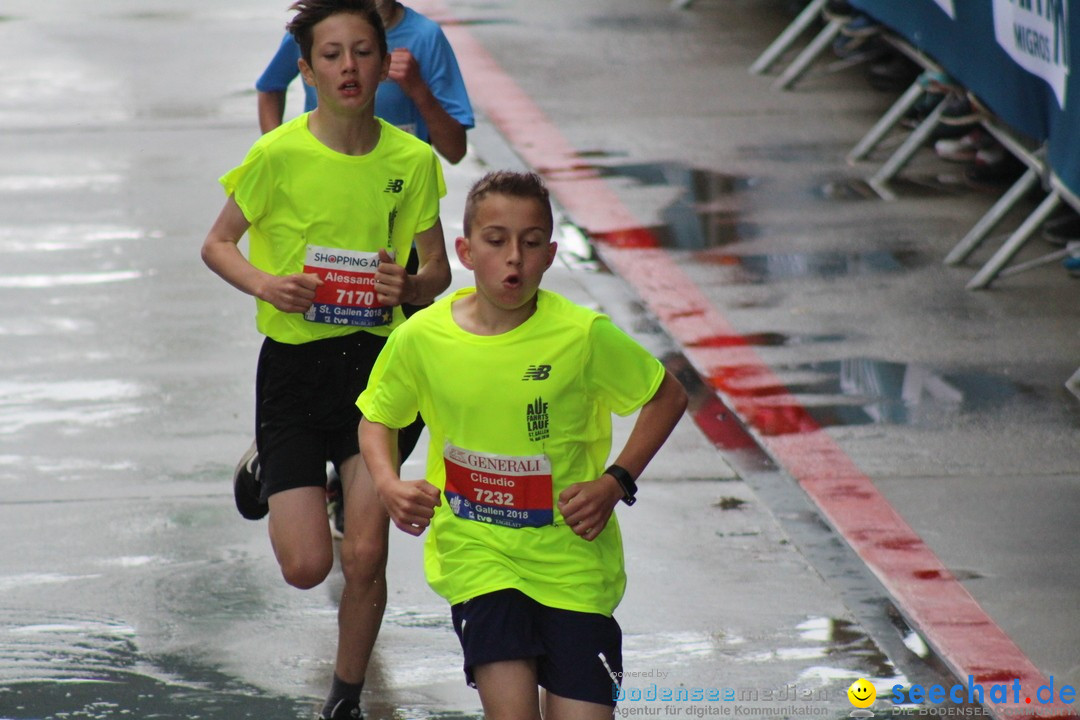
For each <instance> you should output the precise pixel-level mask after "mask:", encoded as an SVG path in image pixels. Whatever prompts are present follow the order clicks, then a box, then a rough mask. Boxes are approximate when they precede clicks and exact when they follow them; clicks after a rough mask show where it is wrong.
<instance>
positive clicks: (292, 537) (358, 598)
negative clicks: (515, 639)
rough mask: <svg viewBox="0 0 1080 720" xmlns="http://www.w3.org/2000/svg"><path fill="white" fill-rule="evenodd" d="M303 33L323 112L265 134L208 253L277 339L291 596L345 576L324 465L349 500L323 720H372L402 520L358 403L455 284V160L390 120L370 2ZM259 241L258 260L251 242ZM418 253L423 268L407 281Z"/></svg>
mask: <svg viewBox="0 0 1080 720" xmlns="http://www.w3.org/2000/svg"><path fill="white" fill-rule="evenodd" d="M293 9H294V10H296V14H295V15H294V16H293V19H292V20H291V22H290V23H289V31H290V32H291V33H293V35H294V36H295V37H296V39H297V42H298V43H299V45H300V48H301V52H302V56H303V57H302V59H301V61H300V69H301V72H302V73H303V75H304V80H305V82H307V83H309V84H311V85H313V86H314V87H315V88H316V91H317V92H318V96H319V103H318V107H317V108H316V109H315V110H313V111H312V112H310V113H307V114H304V115H301V116H299V117H297V118H295V119H294V120H292V121H290V122H287V123H285V124H284V125H281V126H280V127H278V128H276V129H274V130H272V131H271V132H269V133H267V134H265V135H263V136H262V137H261V138H259V139H258V140H257V141H256V142H255V144H254V145H253V146H252V148H251V150H250V151H249V152H248V154H247V157H246V158H245V159H244V161H243V162H242V163H241V164H240V165H239V166H238V167H236V168H234V169H232V170H230V171H229V172H227V173H226V174H225V175H224V177H222V178H221V182H222V184H223V185H224V187H225V192H226V194H227V196H228V197H227V200H226V201H225V206H224V207H223V208H222V210H221V213H220V215H219V216H218V218H217V220H216V221H215V222H214V224H213V226H212V228H211V229H210V232H209V234H208V235H207V237H206V240H205V242H204V243H203V249H202V255H203V259H204V261H205V262H206V264H207V265H208V266H209V267H210V268H211V269H212V270H213V271H214V272H216V273H217V274H218V275H220V276H221V277H222V278H223V279H225V280H226V281H228V282H229V283H230V284H232V285H233V286H235V287H236V288H238V289H240V290H241V291H243V292H245V293H248V294H250V295H253V296H255V298H256V308H257V312H256V326H257V327H258V330H259V331H260V332H261V333H263V334H264V335H265V336H266V339H265V340H264V342H263V346H262V350H261V351H260V355H259V364H258V371H257V376H256V391H255V396H256V397H255V400H256V410H255V420H256V433H255V435H256V445H257V449H258V456H259V474H258V480H259V485H260V486H261V493H262V499H263V500H265V501H267V502H268V504H269V515H270V519H269V533H270V540H271V543H272V545H273V549H274V554H275V555H276V557H277V561H278V564H279V565H280V567H281V572H282V575H283V576H284V578H285V580H286V582H288V583H289V584H290V585H294V586H296V587H299V588H304V589H306V588H311V587H314V586H316V585H318V584H319V583H321V582H322V581H323V580H324V579H325V578H326V577H327V575H328V574H329V572H330V570H331V568H332V567H333V564H334V544H333V541H332V539H331V536H330V528H329V526H328V524H327V521H326V500H325V486H326V463H327V462H330V463H333V465H334V466H335V467H336V468H337V469H338V471H339V473H340V475H341V478H342V484H343V488H344V492H345V497H346V506H345V513H346V517H345V539H344V541H343V542H342V545H341V565H342V570H343V572H344V576H345V587H344V590H343V592H342V598H341V605H340V608H339V614H338V651H337V661H336V663H335V672H334V682H333V687H332V688H331V691H330V694H329V696H328V697H327V700H326V704H325V706H324V708H323V710H322V713H321V717H323V718H327V719H329V720H338V719H339V718H350V717H356V718H358V717H360V716H361V715H360V710H359V699H360V691H361V689H362V686H363V681H364V675H365V672H366V670H367V664H368V660H369V658H370V655H371V650H372V647H373V645H374V642H375V637H376V635H377V634H378V630H379V625H380V623H381V620H382V614H383V609H384V608H385V605H386V581H385V565H386V553H387V547H386V546H387V529H388V526H389V520H388V518H387V515H386V512H385V510H384V509H383V507H382V505H381V504H380V503H379V501H378V499H377V497H376V496H375V494H374V491H373V489H372V486H371V483H370V480H369V479H367V478H366V475H365V470H364V467H363V463H362V462H361V461H360V456H359V446H358V442H357V425H358V423H359V420H360V416H359V412H358V411H357V408H356V405H355V401H356V396H357V395H358V394H359V392H360V391H361V390H362V389H363V388H364V386H365V384H366V382H367V377H368V372H369V371H370V369H371V366H372V364H373V363H374V361H375V358H376V357H377V355H378V353H379V351H380V350H381V349H382V347H383V345H384V343H385V342H386V338H387V337H388V336H389V335H390V333H391V330H393V329H394V328H396V327H397V326H398V325H400V324H401V323H402V322H403V321H404V316H403V314H402V311H401V308H400V307H399V306H400V305H401V303H403V302H408V303H413V304H423V303H427V302H430V301H431V300H433V299H434V297H435V296H436V295H438V293H440V292H442V291H443V290H444V289H446V287H447V286H448V285H449V283H450V268H449V263H448V262H447V258H446V249H445V246H444V240H443V233H442V225H441V223H440V220H439V200H440V198H441V197H442V196H443V195H445V193H446V189H445V185H444V182H443V177H442V170H441V167H440V164H439V160H438V158H437V157H436V155H435V152H434V151H433V150H432V148H431V146H430V145H428V144H427V143H425V142H423V141H421V140H419V139H417V138H415V137H413V136H412V135H409V134H408V133H406V132H404V131H402V130H400V129H398V128H396V127H394V126H392V125H390V124H389V123H386V122H384V121H382V120H380V119H379V118H377V117H375V115H374V98H375V92H376V89H377V88H378V85H379V82H380V81H381V80H383V79H385V78H386V76H387V73H388V72H389V66H390V55H389V52H388V49H387V45H386V35H385V31H384V30H383V25H382V20H381V19H380V17H379V14H378V12H377V9H376V7H375V5H374V3H373V2H372V0H300V1H299V2H296V3H294V5H293ZM245 233H246V234H247V235H248V238H249V252H248V256H247V257H245V256H244V255H243V254H242V253H241V251H240V249H239V247H238V243H239V241H240V239H241V237H242V236H243V235H244V234H245ZM414 242H415V247H416V252H417V253H418V255H419V259H420V266H419V270H418V272H417V273H416V275H408V274H406V272H405V267H404V265H405V262H406V260H407V258H408V256H409V253H410V252H412V248H413V244H414Z"/></svg>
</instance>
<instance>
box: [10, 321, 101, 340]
mask: <svg viewBox="0 0 1080 720" xmlns="http://www.w3.org/2000/svg"><path fill="white" fill-rule="evenodd" d="M93 328H94V326H93V324H92V323H89V322H86V321H85V320H76V319H74V318H40V317H35V318H17V317H9V318H0V335H10V336H13V337H32V336H39V335H40V336H45V337H48V336H54V335H70V334H73V333H87V332H91V331H92V330H93Z"/></svg>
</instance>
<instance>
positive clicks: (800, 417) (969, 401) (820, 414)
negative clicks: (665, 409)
mask: <svg viewBox="0 0 1080 720" xmlns="http://www.w3.org/2000/svg"><path fill="white" fill-rule="evenodd" d="M709 382H710V384H711V385H712V386H713V387H714V388H715V389H717V390H719V391H721V392H723V393H724V394H725V395H726V396H727V397H729V398H731V399H732V401H733V403H734V405H735V406H736V408H737V410H738V411H739V413H740V415H741V416H742V417H744V418H746V419H748V421H749V422H750V424H751V425H752V426H753V427H754V428H755V429H756V430H757V431H758V432H760V433H762V434H764V435H785V434H790V433H798V432H812V431H814V430H818V429H820V428H822V427H833V426H854V425H875V424H879V425H886V424H887V425H908V426H918V427H935V426H937V425H938V424H939V423H940V422H941V421H942V420H943V419H944V418H945V417H949V416H955V415H957V414H960V413H968V412H977V411H982V410H987V409H994V408H997V407H1001V406H1002V405H1004V404H1005V403H1006V402H1007V401H1008V400H1010V399H1012V398H1014V397H1016V396H1018V395H1031V394H1032V393H1033V390H1032V389H1031V388H1029V387H1027V386H1024V385H1022V384H1021V383H1017V382H1015V381H1013V380H1009V379H1006V378H1003V377H997V376H994V375H990V374H987V373H981V372H972V371H963V370H958V371H951V372H939V371H935V370H934V369H932V368H929V367H927V366H924V365H918V364H908V363H897V362H889V361H884V360H875V359H871V358H850V359H844V360H836V361H827V362H819V363H806V364H799V365H778V366H775V367H774V368H772V369H771V370H770V369H766V368H764V367H763V366H733V367H726V368H721V369H719V370H717V371H715V372H714V374H713V375H712V377H711V378H710V379H709Z"/></svg>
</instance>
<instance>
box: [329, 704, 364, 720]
mask: <svg viewBox="0 0 1080 720" xmlns="http://www.w3.org/2000/svg"><path fill="white" fill-rule="evenodd" d="M363 717H364V713H362V712H360V703H358V702H356V701H355V700H339V701H338V704H337V705H335V706H334V710H333V712H331V713H330V714H329V715H319V720H362V718H363Z"/></svg>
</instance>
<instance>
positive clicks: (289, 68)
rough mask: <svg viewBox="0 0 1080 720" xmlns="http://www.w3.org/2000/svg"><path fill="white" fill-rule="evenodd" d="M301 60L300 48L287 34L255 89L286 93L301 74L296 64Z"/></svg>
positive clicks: (256, 83)
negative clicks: (290, 84)
mask: <svg viewBox="0 0 1080 720" xmlns="http://www.w3.org/2000/svg"><path fill="white" fill-rule="evenodd" d="M299 59H300V46H299V45H298V44H297V43H296V40H295V39H294V38H293V36H292V34H291V33H285V37H283V38H282V39H281V45H279V46H278V49H277V52H276V53H274V57H272V58H271V59H270V64H269V65H267V66H266V69H265V70H263V74H262V75H260V76H259V79H258V80H256V81H255V89H256V90H258V91H259V92H284V91H285V90H287V89H288V88H289V83H291V82H292V81H293V80H295V79H296V76H297V75H299V74H300V68H299V67H298V66H297V64H296V61H297V60H299Z"/></svg>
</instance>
